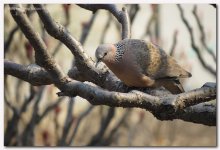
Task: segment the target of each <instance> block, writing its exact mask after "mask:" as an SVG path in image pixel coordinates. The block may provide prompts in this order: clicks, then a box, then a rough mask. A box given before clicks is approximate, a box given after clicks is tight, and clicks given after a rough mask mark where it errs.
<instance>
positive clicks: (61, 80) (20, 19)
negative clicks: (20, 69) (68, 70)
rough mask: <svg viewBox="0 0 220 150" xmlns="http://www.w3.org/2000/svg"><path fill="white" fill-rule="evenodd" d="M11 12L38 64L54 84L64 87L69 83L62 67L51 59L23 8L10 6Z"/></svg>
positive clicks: (14, 5)
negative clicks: (30, 46)
mask: <svg viewBox="0 0 220 150" xmlns="http://www.w3.org/2000/svg"><path fill="white" fill-rule="evenodd" d="M9 6H10V8H11V9H10V11H11V14H12V17H13V18H14V20H15V21H16V22H17V24H18V25H19V27H20V29H21V30H22V32H23V33H24V35H25V36H26V38H27V39H28V40H29V42H30V43H31V45H32V46H33V48H34V50H35V59H36V63H37V64H38V65H39V66H41V67H43V68H45V69H46V70H47V71H48V72H49V73H50V76H51V77H52V79H53V82H54V83H55V84H56V86H58V87H60V88H61V87H62V85H63V84H65V83H66V82H67V80H66V78H65V75H64V73H63V72H62V71H61V69H60V67H59V66H58V65H57V64H56V63H55V61H54V60H53V59H52V57H50V55H49V53H48V51H47V50H46V49H47V47H46V45H45V43H44V42H43V40H42V39H41V37H40V36H39V34H37V33H36V32H35V31H34V29H33V27H32V26H31V23H30V21H29V20H28V18H27V16H26V15H25V14H24V11H23V10H22V8H20V7H19V5H16V4H10V5H9Z"/></svg>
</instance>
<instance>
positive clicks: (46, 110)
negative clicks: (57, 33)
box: [4, 4, 217, 146]
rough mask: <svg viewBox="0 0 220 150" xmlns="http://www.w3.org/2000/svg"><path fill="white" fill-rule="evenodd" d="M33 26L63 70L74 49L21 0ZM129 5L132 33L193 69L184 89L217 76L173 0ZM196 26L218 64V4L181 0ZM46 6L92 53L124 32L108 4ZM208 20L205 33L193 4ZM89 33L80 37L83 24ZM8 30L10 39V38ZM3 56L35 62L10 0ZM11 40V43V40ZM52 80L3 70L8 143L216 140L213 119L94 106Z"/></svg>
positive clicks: (213, 142) (184, 142)
mask: <svg viewBox="0 0 220 150" xmlns="http://www.w3.org/2000/svg"><path fill="white" fill-rule="evenodd" d="M22 6H23V7H24V9H25V10H26V11H27V14H28V16H29V19H30V20H31V23H32V25H33V26H34V29H36V32H38V33H39V34H40V35H41V36H42V38H43V40H44V41H45V43H46V45H47V47H48V51H49V52H50V53H51V54H52V55H53V56H54V58H55V60H56V62H57V63H58V64H59V65H60V66H61V67H62V69H63V70H64V71H65V73H67V72H68V70H69V69H70V68H71V66H72V63H73V60H74V56H73V55H72V53H71V52H70V51H69V50H68V49H67V48H66V47H65V46H64V45H63V44H62V43H59V41H57V40H56V39H54V38H52V37H50V35H48V34H47V33H46V31H45V30H44V28H43V25H42V23H41V21H40V20H39V17H38V15H37V13H36V12H35V11H34V8H33V6H32V5H25V4H24V5H22ZM123 6H126V7H127V10H128V12H129V15H130V17H131V31H132V38H135V39H144V40H146V41H151V42H153V43H155V44H157V45H159V46H160V47H162V48H163V49H164V50H165V51H166V52H167V53H168V54H169V53H171V51H172V55H173V56H174V57H175V58H176V60H177V61H178V62H179V64H180V65H182V66H183V67H184V68H186V70H188V71H190V72H191V73H192V77H191V78H189V79H185V80H182V83H183V86H184V88H185V90H186V91H189V90H192V89H195V88H199V87H201V86H202V85H203V84H205V83H206V82H216V74H215V73H211V72H210V71H209V70H208V69H206V68H205V67H204V66H203V65H202V64H201V61H200V60H199V59H198V57H197V54H196V53H195V51H194V49H193V48H192V47H191V39H190V33H189V31H188V30H187V28H186V25H185V24H184V22H183V20H182V19H181V17H180V10H179V9H178V7H177V5H175V4H159V5H156V4H132V5H125V4H117V8H118V9H122V7H123ZM180 6H181V8H182V9H183V13H184V16H185V17H186V19H187V21H188V22H189V24H190V26H191V27H192V29H193V34H194V40H195V44H196V45H197V46H198V48H199V53H200V54H201V55H202V57H203V60H204V62H205V63H206V64H207V65H208V66H210V67H211V68H212V69H213V70H214V71H215V70H216V61H215V59H213V56H215V57H216V31H217V29H216V28H217V26H216V8H215V7H213V6H212V5H209V4H181V5H180ZM45 7H46V8H47V9H48V11H49V12H50V14H51V16H52V17H53V18H54V20H55V21H57V22H59V23H61V24H63V25H64V26H66V28H67V29H68V30H69V32H70V33H71V35H73V36H74V37H75V38H76V39H77V40H78V41H81V43H82V45H83V47H84V49H85V50H86V53H87V54H88V55H89V56H90V57H91V58H93V59H94V60H95V57H94V56H95V55H94V53H95V49H96V48H97V47H98V45H100V44H101V43H116V42H118V41H119V40H120V39H121V31H120V24H119V23H118V22H117V20H116V19H115V18H114V17H113V16H112V15H111V14H110V13H109V12H108V11H105V10H99V11H98V12H96V14H92V12H91V11H88V10H85V9H83V8H80V7H79V6H77V5H75V4H71V5H68V4H48V5H45ZM195 7H196V16H197V17H198V19H199V23H200V24H201V25H202V26H203V30H204V36H205V43H206V45H207V47H208V49H209V50H210V52H209V51H208V50H207V48H206V47H205V46H204V44H203V43H202V40H201V35H202V32H201V29H200V28H199V26H198V22H197V20H196V17H195V15H194V14H193V10H194V9H195ZM87 29H89V30H88V35H87V36H86V38H85V40H84V39H83V38H82V37H83V33H84V32H85V30H87ZM10 37H12V38H11V41H9V40H10ZM4 42H5V47H4V51H5V53H4V56H5V59H7V60H11V61H14V62H16V63H19V64H24V65H28V64H31V63H34V52H33V49H32V46H31V45H30V44H29V42H28V41H27V39H26V38H25V37H24V35H23V34H22V32H21V31H20V29H19V28H18V27H17V25H16V23H15V21H14V20H13V18H12V16H11V14H10V10H9V6H8V5H5V7H4ZM7 44H8V45H7ZM56 92H58V90H57V88H55V87H54V86H53V85H47V86H40V87H34V86H31V85H30V84H29V83H27V82H24V81H21V80H19V79H17V78H15V77H12V76H5V77H4V99H5V106H4V130H5V138H4V141H5V145H7V146H9V145H10V146H57V145H59V146H61V145H65V146H97V145H99V146H100V145H101V146H103V145H104V146H216V137H217V136H216V127H209V126H205V125H200V124H194V123H189V122H184V121H181V120H172V121H159V120H157V119H156V118H155V117H154V116H153V115H152V114H151V113H149V112H147V111H145V110H142V109H138V108H133V109H124V108H110V107H107V106H91V105H90V104H89V103H88V102H87V101H86V100H84V99H81V98H79V97H77V98H75V99H74V100H73V99H69V98H68V97H64V98H58V97H57V95H56Z"/></svg>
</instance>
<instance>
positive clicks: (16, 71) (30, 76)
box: [4, 60, 52, 86]
mask: <svg viewBox="0 0 220 150" xmlns="http://www.w3.org/2000/svg"><path fill="white" fill-rule="evenodd" d="M4 74H8V75H12V76H14V77H17V78H19V79H21V80H24V81H27V82H29V83H30V84H32V85H35V86H39V85H48V84H52V78H51V77H50V75H49V74H48V72H47V71H46V70H45V69H43V68H42V67H40V66H38V65H36V64H30V65H27V66H23V65H20V64H16V63H14V62H11V61H8V60H4Z"/></svg>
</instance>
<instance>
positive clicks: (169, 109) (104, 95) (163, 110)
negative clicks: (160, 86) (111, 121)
mask: <svg viewBox="0 0 220 150" xmlns="http://www.w3.org/2000/svg"><path fill="white" fill-rule="evenodd" d="M66 86H67V87H66V89H67V90H66V91H65V93H62V92H60V93H58V95H59V96H64V95H67V96H74V95H78V96H80V97H83V98H85V99H87V100H88V101H89V102H90V103H91V104H92V105H108V106H111V107H138V108H143V109H146V110H148V111H150V112H152V113H153V114H154V115H155V116H156V117H157V118H158V119H161V120H172V119H181V118H180V117H181V115H180V114H181V113H183V114H186V113H192V111H193V113H196V114H198V115H200V114H201V112H203V113H204V112H205V113H208V115H210V118H215V117H216V116H215V115H213V114H215V110H213V111H214V112H212V114H210V112H206V111H205V110H201V111H198V112H197V111H196V110H192V111H190V112H188V111H187V110H185V109H184V110H183V109H182V108H185V107H188V106H192V105H196V104H199V103H201V101H210V100H212V99H214V98H216V87H202V88H200V89H196V90H192V91H190V92H187V93H186V94H185V95H184V93H182V94H179V95H163V96H161V97H159V96H158V97H156V96H151V95H148V94H145V93H142V92H139V91H131V92H129V93H119V92H109V91H105V90H103V89H100V88H98V87H95V86H94V85H89V84H81V83H80V82H78V81H76V82H75V81H74V82H70V83H68V84H66ZM73 91H74V92H73ZM201 93H204V94H202V95H201ZM207 95H211V96H207ZM182 96H183V97H182ZM198 97H199V98H198ZM184 98H187V99H189V101H187V100H186V99H184ZM193 107H194V106H193ZM180 112H181V113H180ZM179 113H180V114H179ZM197 119H198V118H197ZM200 119H201V120H200V121H201V122H202V123H203V124H206V125H215V124H216V120H215V119H213V120H212V121H211V122H210V121H204V120H203V119H202V117H201V116H200ZM198 120H199V119H198ZM198 120H197V121H198ZM201 122H200V123H201ZM204 122H205V123H204ZM197 123H199V121H198V122H197Z"/></svg>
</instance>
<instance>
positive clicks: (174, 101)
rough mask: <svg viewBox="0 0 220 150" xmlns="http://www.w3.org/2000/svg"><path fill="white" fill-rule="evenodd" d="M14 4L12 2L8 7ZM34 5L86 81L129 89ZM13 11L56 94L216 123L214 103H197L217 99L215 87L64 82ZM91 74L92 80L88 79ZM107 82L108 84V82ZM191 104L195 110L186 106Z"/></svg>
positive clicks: (164, 116)
mask: <svg viewBox="0 0 220 150" xmlns="http://www.w3.org/2000/svg"><path fill="white" fill-rule="evenodd" d="M13 6H14V5H12V6H11V7H13ZM35 8H36V9H37V12H38V14H39V16H40V18H41V20H42V21H43V23H44V25H45V28H46V30H47V31H48V32H49V33H50V34H51V35H52V36H54V37H55V38H57V39H59V40H60V41H62V42H63V43H64V44H65V45H66V46H67V47H68V48H69V49H70V50H71V51H72V53H73V54H74V55H75V58H76V59H77V61H76V62H77V63H78V66H80V67H82V66H84V68H83V69H82V68H79V67H78V66H77V69H79V71H80V73H82V71H84V70H85V69H88V70H87V71H85V73H88V72H90V73H91V74H89V75H87V76H85V77H86V79H89V80H87V81H94V83H98V84H97V85H101V87H107V88H106V89H109V88H110V87H114V88H113V89H114V90H117V91H120V90H121V91H128V90H127V89H125V87H126V86H125V87H119V85H121V84H122V83H121V81H119V80H117V79H114V78H115V76H114V75H112V74H110V73H109V71H108V70H107V69H106V70H107V71H103V70H101V71H100V70H98V69H97V68H94V63H93V62H92V60H91V59H89V58H88V56H87V55H86V54H85V53H84V50H83V48H82V47H81V45H80V43H79V42H78V41H76V40H75V39H74V38H73V37H72V36H71V35H70V34H69V33H68V32H67V31H66V30H64V29H63V28H62V26H60V25H58V24H56V23H55V22H54V21H53V20H52V18H51V17H50V15H49V13H48V12H47V11H46V10H45V9H44V8H43V6H42V5H35ZM11 11H12V10H11ZM17 11H18V13H17ZM12 14H13V17H14V18H15V20H16V21H17V23H18V25H19V26H21V29H22V31H23V32H24V34H25V35H26V37H27V38H28V39H29V38H30V39H29V41H30V42H31V43H32V44H33V45H34V46H33V47H34V49H35V51H36V55H38V56H41V55H42V58H39V57H36V60H38V61H42V62H39V64H40V65H41V66H42V67H43V68H44V69H45V70H46V71H47V72H48V73H49V75H50V76H51V78H52V81H53V83H55V85H56V86H57V87H58V88H59V89H60V90H61V92H59V93H58V96H71V97H75V96H80V97H82V98H85V99H87V100H88V101H89V102H90V103H91V104H93V105H108V106H111V107H137V108H142V109H146V110H147V111H150V112H151V113H152V114H153V115H154V116H155V117H157V118H158V119H160V120H172V119H182V120H189V121H191V122H196V123H201V124H205V125H212V126H213V125H216V115H215V112H216V107H215V105H213V107H212V108H210V107H209V108H210V109H208V111H207V107H205V105H203V106H204V107H198V106H197V105H196V104H199V105H202V104H203V103H201V102H204V101H210V100H212V99H213V98H216V87H209V86H205V87H202V88H200V89H196V90H192V91H189V92H186V93H182V94H178V95H172V94H169V93H167V91H166V90H161V89H153V90H152V89H147V90H146V91H145V92H147V93H148V94H146V93H143V92H140V91H135V90H133V91H130V92H128V93H121V92H111V91H107V90H103V89H101V88H100V87H98V86H96V85H94V84H92V85H91V83H90V84H88V83H86V82H84V83H82V82H79V81H76V80H71V79H69V81H68V82H67V81H66V80H64V81H63V80H62V79H63V78H65V76H64V75H63V73H62V72H61V70H60V69H59V68H58V67H57V65H56V64H55V62H54V61H53V59H52V58H51V57H50V56H49V54H48V52H47V51H46V47H45V46H44V45H43V44H44V43H43V42H42V40H41V39H40V38H39V37H38V36H37V35H36V33H35V32H34V31H33V28H32V27H31V26H30V23H29V22H28V20H27V19H24V18H23V17H25V16H24V14H22V11H21V10H20V9H19V8H18V7H17V6H16V9H13V11H12ZM41 59H42V60H41ZM43 59H46V60H43ZM51 63H52V64H51ZM77 63H76V64H77ZM79 64H80V65H79ZM93 69H94V70H93ZM84 75H85V74H84ZM95 75H97V76H95ZM91 77H92V78H93V79H91ZM97 80H98V81H97ZM101 82H102V83H101ZM108 83H109V84H111V85H110V86H109V85H107V84H108ZM60 85H62V86H60ZM112 85H113V86H112ZM139 90H140V89H139ZM149 94H150V95H149ZM198 97H199V98H198ZM188 99H189V100H188ZM192 105H194V106H192ZM194 107H195V108H197V109H192V110H191V109H188V108H194ZM198 108H200V109H198ZM191 114H194V116H191ZM195 116H196V117H195ZM203 116H206V117H205V118H207V117H209V120H206V119H204V118H203Z"/></svg>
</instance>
